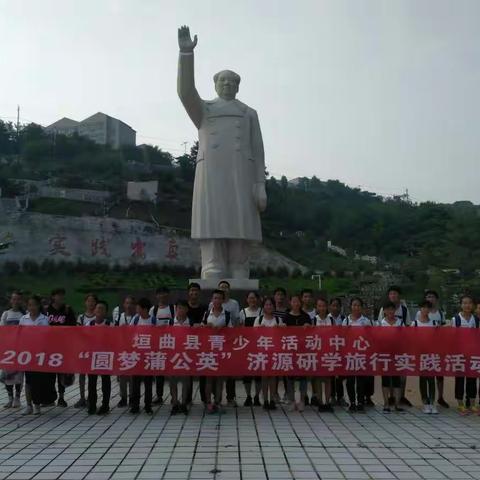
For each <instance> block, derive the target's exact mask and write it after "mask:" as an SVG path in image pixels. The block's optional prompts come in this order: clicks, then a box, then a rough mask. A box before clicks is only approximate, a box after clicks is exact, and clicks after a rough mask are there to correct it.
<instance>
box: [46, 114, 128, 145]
mask: <svg viewBox="0 0 480 480" xmlns="http://www.w3.org/2000/svg"><path fill="white" fill-rule="evenodd" d="M45 130H46V131H47V132H50V133H60V134H63V135H74V134H78V135H81V136H83V137H87V138H89V139H90V140H93V141H94V142H96V143H98V144H100V145H110V146H111V147H113V148H119V147H123V146H126V145H131V146H135V144H136V135H137V133H136V131H135V130H134V129H133V128H132V127H130V126H129V125H127V124H126V123H124V122H122V121H121V120H118V119H117V118H113V117H111V116H110V115H106V114H105V113H102V112H98V113H95V114H94V115H91V116H90V117H87V118H86V119H85V120H82V121H81V122H77V121H76V120H72V119H71V118H67V117H63V118H61V119H60V120H57V121H56V122H54V123H52V124H51V125H49V126H48V127H46V128H45Z"/></svg>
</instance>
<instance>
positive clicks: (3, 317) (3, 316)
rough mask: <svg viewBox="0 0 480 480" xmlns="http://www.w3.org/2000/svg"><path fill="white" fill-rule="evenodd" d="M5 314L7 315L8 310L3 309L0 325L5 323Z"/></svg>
mask: <svg viewBox="0 0 480 480" xmlns="http://www.w3.org/2000/svg"><path fill="white" fill-rule="evenodd" d="M7 315H8V310H5V311H4V312H3V313H2V317H1V318H0V325H5V320H6V319H7Z"/></svg>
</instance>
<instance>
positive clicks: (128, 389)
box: [1, 281, 480, 415]
mask: <svg viewBox="0 0 480 480" xmlns="http://www.w3.org/2000/svg"><path fill="white" fill-rule="evenodd" d="M475 306H476V304H475V301H474V299H473V298H472V297H471V296H470V295H464V296H463V297H462V298H461V301H460V306H459V307H460V308H459V312H458V313H457V314H456V315H455V316H454V317H453V318H452V319H451V321H450V320H448V319H447V318H446V316H445V313H444V312H443V311H442V309H441V308H440V306H439V296H438V294H437V292H435V291H434V290H428V291H426V292H425V295H424V299H423V300H422V301H421V302H420V304H419V310H418V312H417V313H416V315H415V318H414V319H413V320H412V319H411V318H410V313H409V310H408V308H407V307H406V305H405V304H404V303H403V302H402V300H401V291H400V288H398V287H393V286H392V287H390V288H389V289H388V292H387V301H386V302H385V304H384V305H383V307H382V308H381V310H380V312H379V315H378V319H376V320H372V319H369V318H367V317H366V316H365V315H364V304H363V301H362V299H360V298H358V297H354V298H352V299H351V300H350V302H349V305H348V307H349V308H348V310H349V312H348V314H345V313H343V306H342V301H341V299H340V298H331V299H329V300H328V299H327V298H325V297H319V298H317V299H315V298H314V295H313V292H312V290H310V289H304V290H302V292H301V293H300V294H298V295H296V294H295V295H292V296H290V297H289V298H288V297H287V292H286V291H285V289H283V288H277V289H276V290H275V291H274V293H273V296H272V297H264V298H263V299H262V298H261V297H260V295H259V294H258V292H255V291H252V292H249V293H248V295H247V297H246V299H245V306H244V307H242V308H241V307H240V305H239V303H238V302H237V301H236V300H234V299H232V298H231V297H230V285H229V283H228V282H227V281H221V282H220V283H219V284H218V289H217V290H214V292H213V294H212V297H211V302H210V304H209V305H203V304H202V303H201V301H200V286H199V285H198V284H196V283H192V284H190V285H189V286H188V297H187V300H177V301H176V302H175V303H172V301H171V299H170V292H169V290H168V288H166V287H162V288H158V289H157V291H156V302H155V304H154V305H152V304H151V302H150V300H149V299H148V298H140V299H138V300H136V299H135V298H134V297H133V296H131V295H127V296H126V297H125V299H124V301H123V304H122V305H120V306H117V307H115V308H114V309H113V311H112V315H111V317H110V316H109V311H108V305H107V303H106V302H104V301H102V300H99V299H98V298H97V296H96V295H95V294H88V295H86V297H85V311H84V312H83V313H82V314H81V315H78V317H76V316H75V314H74V312H73V310H72V308H71V307H69V306H68V305H67V304H66V303H65V290H64V289H62V288H58V289H55V290H53V291H52V293H51V297H50V300H49V301H47V302H45V301H42V299H41V298H40V297H38V296H35V295H33V296H31V297H29V298H28V301H27V303H26V311H24V299H23V296H22V294H21V293H20V292H18V291H16V292H13V293H12V295H11V297H10V308H9V309H8V310H6V311H4V312H3V314H2V316H1V324H2V325H38V326H48V325H50V326H75V325H81V326H95V325H109V326H121V325H153V326H160V325H170V326H189V327H198V326H210V327H235V326H245V327H258V326H262V327H273V328H274V327H287V328H288V327H291V326H309V325H310V326H317V327H322V326H351V327H356V326H362V327H363V326H380V327H407V326H410V327H445V326H451V327H456V328H478V327H479V318H480V303H479V304H478V305H477V306H476V310H475ZM74 377H75V376H74V374H64V373H62V374H56V373H48V372H25V374H24V373H23V372H12V371H3V372H2V376H1V380H2V381H3V383H4V384H5V388H6V390H7V393H8V402H7V404H6V405H5V407H6V408H19V407H21V400H20V397H21V393H22V388H23V383H24V381H25V386H26V388H25V399H26V404H27V406H26V408H25V410H24V411H23V413H24V414H32V413H33V414H40V413H41V406H51V405H54V404H55V402H56V404H57V406H58V407H67V403H66V401H65V388H66V387H69V386H72V385H73V383H74ZM98 377H99V375H91V374H89V375H85V374H80V375H79V382H78V385H79V393H80V398H79V400H78V401H77V402H76V403H75V405H74V406H75V407H76V408H87V409H88V413H89V414H99V415H104V414H106V413H108V412H109V411H110V397H111V377H110V375H100V380H101V391H102V402H101V406H100V407H99V408H97V402H98V398H97V383H98ZM87 379H88V380H87ZM166 380H167V381H168V383H169V390H170V396H171V405H172V407H171V414H172V415H176V414H178V413H184V414H187V413H188V411H189V407H190V405H191V403H192V390H193V378H192V377H182V376H178V377H167V378H166V377H163V376H156V377H153V376H120V377H118V382H119V392H120V400H119V402H118V404H117V407H118V408H126V407H129V409H130V412H131V413H132V414H137V413H139V412H140V398H141V386H142V384H143V387H144V394H143V398H144V411H145V413H147V414H152V413H153V410H152V405H154V404H162V403H163V402H164V391H165V390H164V387H165V381H166ZM236 380H237V379H236V378H223V377H200V378H199V392H200V397H201V400H202V402H203V403H204V405H205V407H206V409H207V412H208V413H217V412H223V411H224V410H223V407H222V398H223V394H224V390H225V393H226V400H227V404H228V405H229V406H237V404H236V389H237V382H236ZM374 380H375V379H374V377H371V376H349V377H338V376H337V377H332V376H322V377H312V378H309V377H300V378H296V377H288V376H287V377H280V378H279V377H256V376H254V377H252V376H249V377H245V378H243V384H244V388H245V393H246V400H245V402H244V406H246V407H252V406H262V405H263V408H265V409H267V410H273V409H276V408H277V405H278V404H279V403H282V404H284V405H285V406H286V408H288V409H289V410H290V411H294V410H298V411H300V412H301V411H303V410H304V409H305V406H306V405H311V406H312V407H316V408H318V409H319V410H320V411H322V412H332V411H333V410H334V407H335V406H339V407H343V408H348V409H349V411H350V412H360V413H361V412H364V411H365V408H366V407H370V406H373V405H374V403H373V401H372V396H373V395H374V388H375V381H374ZM297 382H298V392H297ZM309 382H310V383H311V392H312V393H311V397H309V396H308V384H309ZM282 383H283V389H282V388H280V387H281V384H282ZM154 384H155V393H156V396H155V398H154V397H153V385H154ZM381 384H382V393H383V399H384V406H383V411H384V413H391V412H392V410H393V411H396V412H403V411H404V407H405V406H407V407H411V406H412V405H411V403H410V401H409V400H408V399H407V398H406V396H405V384H406V377H399V376H383V377H382V382H381ZM179 387H180V388H181V395H180V394H179ZM345 387H346V392H347V398H348V402H347V399H346V398H345ZM252 389H253V391H252ZM282 390H283V392H284V394H283V396H282V398H281V397H280V392H281V391H282ZM419 391H420V394H421V397H422V401H423V412H424V413H426V414H438V410H437V407H436V404H437V403H438V405H440V406H442V407H444V408H449V405H448V403H447V402H446V401H445V399H444V379H443V377H420V378H419ZM437 391H438V396H437ZM297 393H298V394H297ZM478 394H479V389H478V386H477V379H476V378H463V377H456V378H455V399H456V400H457V402H458V411H459V412H460V414H462V415H466V414H472V413H476V414H480V410H479V408H478V405H477V404H476V399H477V395H478ZM261 399H262V401H261Z"/></svg>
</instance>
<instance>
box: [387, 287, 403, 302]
mask: <svg viewBox="0 0 480 480" xmlns="http://www.w3.org/2000/svg"><path fill="white" fill-rule="evenodd" d="M388 299H389V300H390V301H391V302H392V303H394V304H395V305H398V304H399V303H400V294H399V293H398V292H397V291H395V290H391V291H390V292H388Z"/></svg>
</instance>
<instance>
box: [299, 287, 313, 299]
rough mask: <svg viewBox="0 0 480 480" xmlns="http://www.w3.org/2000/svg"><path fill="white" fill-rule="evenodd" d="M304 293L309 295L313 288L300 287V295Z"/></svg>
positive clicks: (311, 293)
mask: <svg viewBox="0 0 480 480" xmlns="http://www.w3.org/2000/svg"><path fill="white" fill-rule="evenodd" d="M304 293H309V294H310V295H313V290H312V289H311V288H302V290H300V296H301V297H303V294H304Z"/></svg>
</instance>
